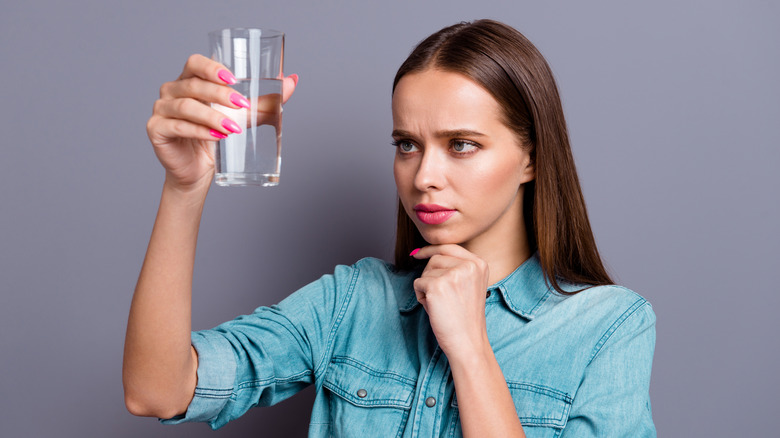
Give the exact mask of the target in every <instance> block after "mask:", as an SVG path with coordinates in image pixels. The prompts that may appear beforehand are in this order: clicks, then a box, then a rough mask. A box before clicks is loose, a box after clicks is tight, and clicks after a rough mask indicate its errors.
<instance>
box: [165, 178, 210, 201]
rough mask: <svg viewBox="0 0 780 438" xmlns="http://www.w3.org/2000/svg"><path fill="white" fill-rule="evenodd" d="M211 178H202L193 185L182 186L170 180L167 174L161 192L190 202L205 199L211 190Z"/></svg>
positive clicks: (172, 179)
mask: <svg viewBox="0 0 780 438" xmlns="http://www.w3.org/2000/svg"><path fill="white" fill-rule="evenodd" d="M211 180H212V177H211V176H208V177H204V178H201V179H200V180H198V181H195V182H193V183H187V184H182V183H180V182H177V181H176V180H175V179H174V178H171V177H170V175H169V174H168V173H166V174H165V181H164V182H163V192H167V193H169V194H171V195H174V196H176V197H182V198H190V199H192V200H199V199H205V197H206V194H208V191H209V188H211Z"/></svg>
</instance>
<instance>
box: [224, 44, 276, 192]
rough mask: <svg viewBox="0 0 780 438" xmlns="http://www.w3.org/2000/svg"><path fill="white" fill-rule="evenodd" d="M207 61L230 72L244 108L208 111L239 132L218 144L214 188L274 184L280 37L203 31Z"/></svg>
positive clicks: (267, 185)
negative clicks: (228, 121)
mask: <svg viewBox="0 0 780 438" xmlns="http://www.w3.org/2000/svg"><path fill="white" fill-rule="evenodd" d="M209 42H210V45H211V58H212V59H214V60H215V61H217V62H220V63H222V64H223V65H224V66H225V67H227V68H228V69H230V71H231V72H232V73H233V75H234V76H235V77H236V79H237V80H238V82H237V83H236V84H235V85H231V87H232V88H233V89H235V90H236V91H237V92H238V93H240V94H241V95H243V96H244V97H245V98H246V99H247V100H248V101H249V103H250V108H249V109H244V108H241V109H233V108H228V107H225V106H222V105H218V104H213V107H214V108H216V109H217V110H219V111H221V112H222V113H224V114H225V115H226V116H228V117H229V118H231V119H233V120H234V121H235V122H236V123H238V125H239V126H241V129H243V132H242V133H240V134H230V135H228V137H227V138H225V139H223V140H219V146H218V147H217V151H216V174H215V177H214V180H215V182H216V183H217V185H220V186H263V187H272V186H276V185H278V184H279V173H280V168H281V164H282V155H281V152H282V83H283V78H284V76H283V75H282V65H283V63H284V33H282V32H279V31H276V30H272V29H244V28H233V29H222V30H218V31H215V32H211V33H209Z"/></svg>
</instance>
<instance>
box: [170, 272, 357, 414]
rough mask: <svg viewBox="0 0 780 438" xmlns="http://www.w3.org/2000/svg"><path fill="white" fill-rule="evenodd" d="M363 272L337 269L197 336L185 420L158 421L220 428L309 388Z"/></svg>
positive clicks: (197, 333)
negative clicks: (195, 376) (192, 388)
mask: <svg viewBox="0 0 780 438" xmlns="http://www.w3.org/2000/svg"><path fill="white" fill-rule="evenodd" d="M358 271H359V270H358V269H357V268H354V267H346V266H339V267H337V268H336V271H335V273H334V274H333V275H325V276H323V277H321V278H320V279H319V280H317V281H315V282H313V283H310V284H309V285H307V286H305V287H303V288H301V289H300V290H298V291H297V292H295V293H293V294H292V295H290V296H289V297H287V298H286V299H285V300H283V301H282V302H281V303H279V304H277V305H274V306H271V307H259V308H257V309H256V310H255V311H254V312H253V313H252V314H250V315H242V316H239V317H238V318H236V319H234V320H232V321H228V322H225V323H223V324H220V325H219V326H217V327H215V328H213V329H210V330H203V331H198V332H193V333H192V345H193V346H194V347H195V350H196V351H197V353H198V372H197V373H198V382H197V384H196V388H195V396H194V398H193V399H192V402H190V405H189V406H188V408H187V412H186V413H185V414H184V415H180V416H178V417H174V418H171V419H166V420H161V421H162V422H163V423H165V424H178V423H183V422H189V421H199V422H206V423H208V424H209V426H211V428H212V429H218V428H220V427H222V426H224V425H225V424H226V423H228V422H229V421H231V420H234V419H236V418H238V417H240V416H241V415H243V414H244V413H245V412H246V411H247V410H249V409H250V408H252V407H255V406H270V405H273V404H276V403H278V402H280V401H282V400H284V399H286V398H288V397H290V396H292V395H294V394H295V393H297V392H298V391H300V390H302V389H303V388H305V387H306V386H308V385H310V384H311V383H312V382H313V379H314V373H315V370H316V367H317V365H318V364H322V363H325V362H326V361H327V356H328V355H329V354H330V346H331V339H332V337H333V336H334V335H335V332H336V330H337V328H338V325H339V324H340V321H341V320H342V318H341V317H340V315H343V312H344V311H345V308H346V307H347V305H348V304H349V296H350V295H351V293H352V288H353V286H354V282H355V281H354V279H355V278H356V276H357V275H358Z"/></svg>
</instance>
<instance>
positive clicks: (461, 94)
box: [393, 69, 501, 130]
mask: <svg viewBox="0 0 780 438" xmlns="http://www.w3.org/2000/svg"><path fill="white" fill-rule="evenodd" d="M500 115H501V107H500V106H499V104H498V102H496V100H495V99H494V98H493V96H492V95H491V94H490V93H489V92H488V91H487V90H485V89H484V88H482V86H480V85H479V84H477V83H476V82H474V81H473V80H471V79H469V78H468V77H466V76H464V75H462V74H459V73H453V72H448V71H442V70H436V69H428V70H424V71H422V72H419V73H411V74H407V75H405V76H404V77H402V78H401V80H400V81H399V82H398V84H397V85H396V88H395V92H394V93H393V127H394V129H405V130H411V129H414V128H418V129H423V128H428V127H430V128H434V129H455V128H458V129H462V128H476V127H477V126H480V125H481V126H484V127H490V126H492V125H495V124H501V122H500ZM483 129H484V128H483Z"/></svg>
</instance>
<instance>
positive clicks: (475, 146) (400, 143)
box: [391, 140, 480, 156]
mask: <svg viewBox="0 0 780 438" xmlns="http://www.w3.org/2000/svg"><path fill="white" fill-rule="evenodd" d="M450 143H451V144H450V149H451V150H453V152H454V153H455V155H459V156H466V155H471V154H473V153H475V152H476V151H477V150H478V149H479V148H480V146H479V144H477V143H474V142H473V141H469V140H452V141H451V142H450ZM391 144H392V145H393V146H395V147H396V148H397V149H398V153H399V154H401V155H407V154H411V153H413V152H415V151H404V150H403V149H401V147H402V146H403V145H410V146H412V147H415V148H416V147H417V146H415V145H414V143H412V142H411V141H408V140H393V141H392V142H391ZM458 144H464V145H467V146H473V149H471V150H469V151H466V152H459V151H455V150H454V146H455V145H458Z"/></svg>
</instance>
